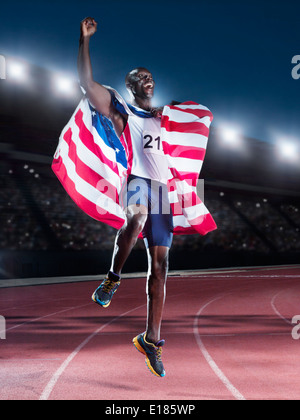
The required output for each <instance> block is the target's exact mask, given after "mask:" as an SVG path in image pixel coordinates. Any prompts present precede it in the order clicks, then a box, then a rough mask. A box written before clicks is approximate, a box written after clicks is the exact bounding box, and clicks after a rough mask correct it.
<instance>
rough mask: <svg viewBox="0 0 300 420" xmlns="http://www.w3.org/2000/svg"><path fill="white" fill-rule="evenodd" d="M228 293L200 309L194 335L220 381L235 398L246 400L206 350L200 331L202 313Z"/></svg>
mask: <svg viewBox="0 0 300 420" xmlns="http://www.w3.org/2000/svg"><path fill="white" fill-rule="evenodd" d="M224 296H226V295H222V296H218V297H216V298H214V299H212V300H210V301H209V302H207V303H206V304H205V305H204V306H202V307H201V308H200V309H199V311H198V312H197V314H196V316H195V319H194V335H195V338H196V342H197V344H198V347H199V349H200V350H201V352H202V354H203V356H204V358H205V360H206V361H207V363H208V364H209V366H210V367H211V369H212V370H213V372H214V373H215V375H216V376H217V377H218V378H219V379H220V381H221V382H222V383H223V384H224V385H225V387H226V388H227V389H228V391H229V392H230V393H231V394H232V395H233V396H234V398H236V399H237V400H240V401H245V400H246V398H245V397H244V396H243V395H242V394H241V393H240V392H239V391H238V390H237V389H236V388H235V386H234V385H233V384H232V383H231V382H230V381H229V379H228V378H227V377H226V376H225V375H224V373H223V372H222V370H221V369H220V368H219V366H218V365H217V364H216V362H215V361H214V360H213V358H212V357H211V355H210V354H209V352H208V351H207V350H206V348H205V346H204V344H203V341H202V340H201V336H200V333H199V317H200V315H201V313H202V312H203V311H204V310H205V309H206V308H207V307H208V306H209V305H210V304H211V303H213V302H215V301H217V300H219V299H221V298H223V297H224Z"/></svg>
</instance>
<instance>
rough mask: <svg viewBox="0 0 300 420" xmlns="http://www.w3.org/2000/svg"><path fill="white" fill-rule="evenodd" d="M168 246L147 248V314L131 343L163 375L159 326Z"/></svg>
mask: <svg viewBox="0 0 300 420" xmlns="http://www.w3.org/2000/svg"><path fill="white" fill-rule="evenodd" d="M168 254H169V247H166V246H152V247H150V248H149V249H148V258H149V274H148V278H147V297H148V316H147V328H146V332H144V333H142V334H139V335H138V336H136V337H134V339H133V344H134V345H135V347H136V348H137V350H138V351H139V352H141V353H142V354H144V355H145V356H146V364H147V366H148V368H149V369H150V371H151V372H152V373H153V374H154V375H156V376H160V377H163V376H165V374H166V372H165V369H164V365H163V363H162V360H161V355H162V347H163V345H164V343H165V341H164V340H160V327H161V321H162V315H163V308H164V303H165V297H166V280H167V273H168Z"/></svg>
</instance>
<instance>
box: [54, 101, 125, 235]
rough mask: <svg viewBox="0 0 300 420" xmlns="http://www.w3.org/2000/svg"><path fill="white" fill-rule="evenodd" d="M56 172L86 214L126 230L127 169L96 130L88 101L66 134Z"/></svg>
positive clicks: (76, 115)
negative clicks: (122, 195) (122, 203)
mask: <svg viewBox="0 0 300 420" xmlns="http://www.w3.org/2000/svg"><path fill="white" fill-rule="evenodd" d="M52 169H53V171H54V173H55V174H56V176H57V177H58V179H59V180H60V182H61V184H62V185H63V187H64V188H65V190H66V191H67V193H68V194H69V195H70V197H71V198H72V199H73V200H74V201H75V203H76V204H77V205H78V206H79V207H80V208H81V209H82V210H83V211H84V212H85V213H87V214H88V215H89V216H91V217H92V218H94V219H96V220H100V221H101V222H104V223H107V224H108V225H110V226H113V227H114V228H116V229H119V228H121V227H122V226H123V224H124V222H125V215H124V212H123V209H122V207H121V206H120V205H119V193H120V190H121V183H122V178H123V173H124V171H125V170H126V168H122V167H120V164H117V163H116V151H115V150H114V149H113V148H112V147H109V146H108V145H107V143H106V142H105V141H104V139H103V138H102V137H101V136H100V135H99V133H98V131H97V130H96V129H95V127H94V126H93V124H92V112H91V109H90V107H89V103H88V100H87V99H83V100H82V101H81V102H80V104H79V105H78V107H77V109H76V110H75V112H74V114H73V115H72V117H71V119H70V121H69V122H68V124H67V125H66V127H65V128H64V130H63V131H62V133H61V136H60V139H59V144H58V147H57V150H56V153H55V155H54V161H53V164H52Z"/></svg>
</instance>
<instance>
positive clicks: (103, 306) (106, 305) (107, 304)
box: [92, 292, 111, 308]
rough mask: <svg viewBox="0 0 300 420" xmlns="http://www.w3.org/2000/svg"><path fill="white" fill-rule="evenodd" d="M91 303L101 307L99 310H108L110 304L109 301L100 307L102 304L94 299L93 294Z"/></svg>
mask: <svg viewBox="0 0 300 420" xmlns="http://www.w3.org/2000/svg"><path fill="white" fill-rule="evenodd" d="M92 301H93V302H95V303H97V305H99V306H101V308H108V307H109V305H110V304H111V301H110V302H108V303H106V304H105V305H102V303H100V302H99V301H98V300H97V299H96V297H95V292H94V293H93V294H92Z"/></svg>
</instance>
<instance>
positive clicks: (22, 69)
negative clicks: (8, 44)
mask: <svg viewBox="0 0 300 420" xmlns="http://www.w3.org/2000/svg"><path fill="white" fill-rule="evenodd" d="M8 78H9V79H12V80H15V81H18V82H25V81H26V80H27V78H28V74H27V66H26V65H25V64H23V63H20V62H17V61H11V62H10V63H9V66H8Z"/></svg>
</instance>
